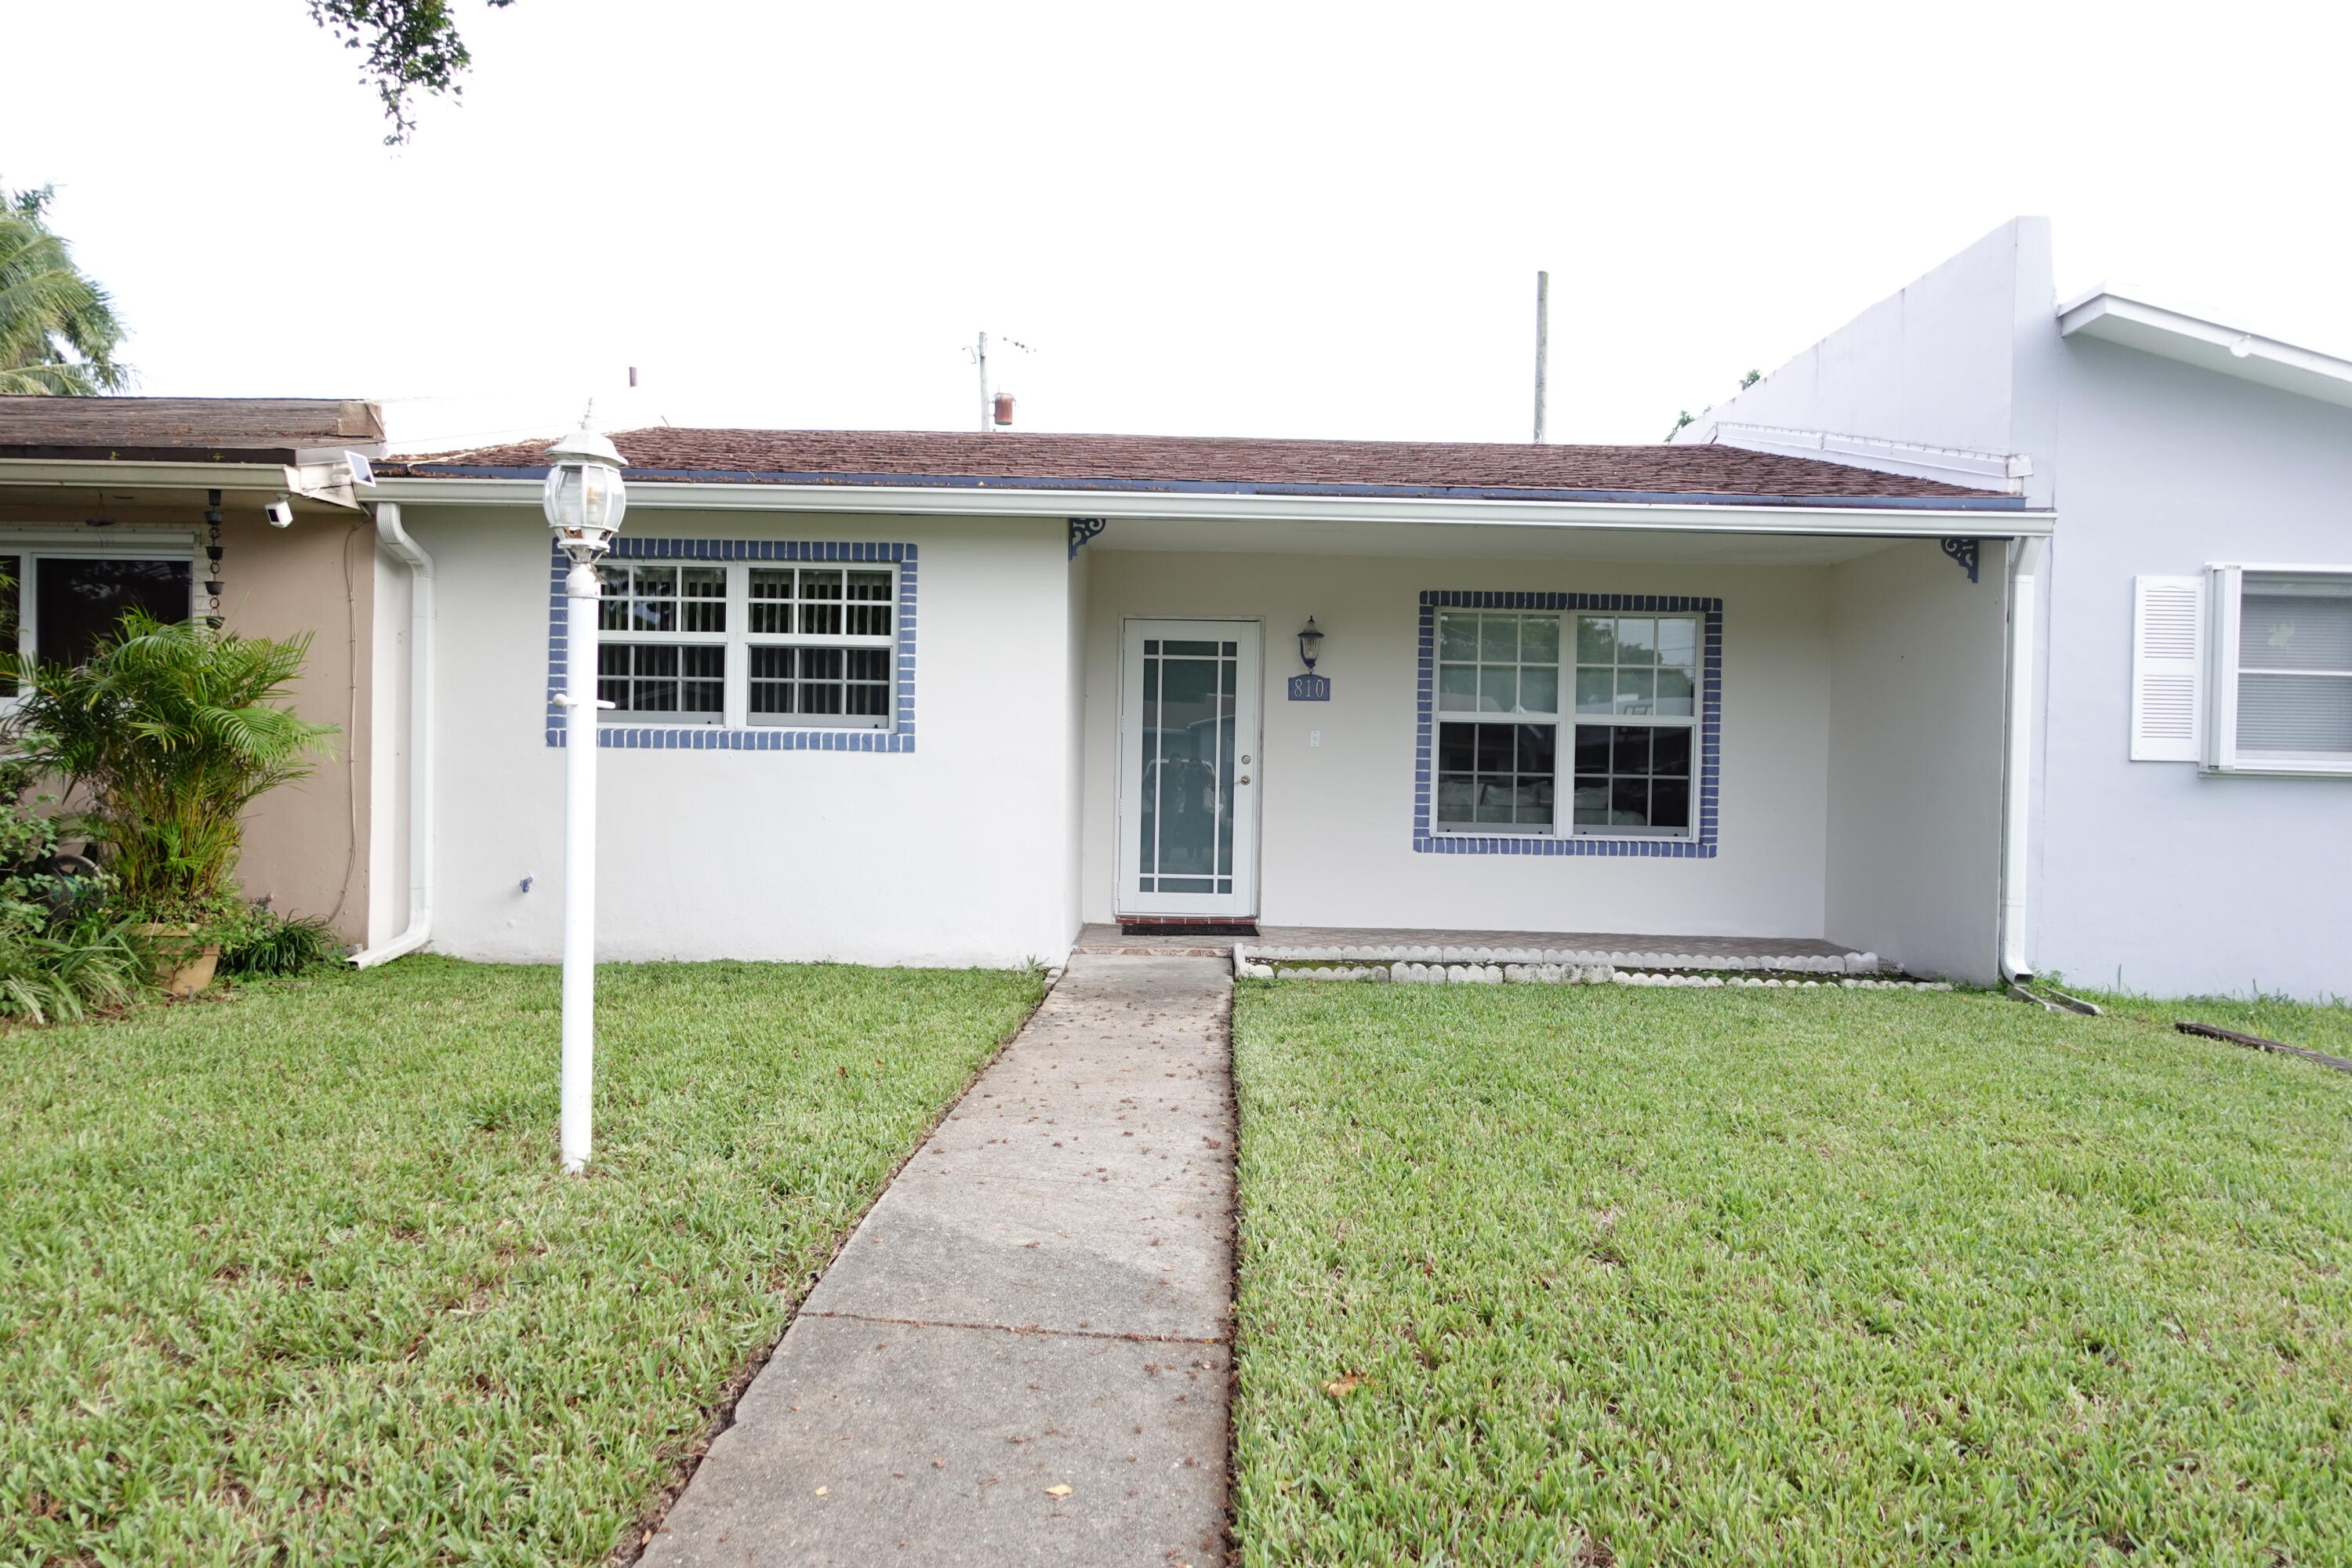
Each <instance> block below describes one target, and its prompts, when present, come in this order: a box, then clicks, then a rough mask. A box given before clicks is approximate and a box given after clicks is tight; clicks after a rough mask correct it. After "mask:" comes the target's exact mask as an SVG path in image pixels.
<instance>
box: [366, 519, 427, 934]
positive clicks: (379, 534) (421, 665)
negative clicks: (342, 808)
mask: <svg viewBox="0 0 2352 1568" xmlns="http://www.w3.org/2000/svg"><path fill="white" fill-rule="evenodd" d="M374 511H375V537H376V542H377V543H379V544H381V545H382V546H383V548H384V549H385V551H387V552H390V553H391V554H392V555H393V556H394V558H396V559H397V560H399V561H400V562H401V563H402V564H404V565H405V566H406V567H407V568H408V926H407V929H406V930H404V931H402V932H401V933H400V934H399V935H398V936H396V937H394V938H393V939H392V940H391V941H390V942H385V943H383V945H382V946H379V947H371V948H369V949H367V950H366V951H364V952H358V953H354V954H352V967H353V968H355V969H373V967H375V966H376V965H377V964H379V963H391V962H392V961H393V960H394V959H395V958H398V957H400V956H401V955H402V954H404V953H410V952H415V951H416V950H417V949H418V948H420V947H423V946H424V945H425V942H428V941H430V940H431V939H432V936H433V859H434V850H435V849H436V844H435V842H434V837H433V833H434V828H433V610H434V603H433V557H431V556H430V555H427V554H425V551H424V549H423V547H422V546H420V545H419V544H418V543H417V542H416V541H415V540H413V539H411V538H409V537H408V535H407V533H406V532H404V531H403V530H402V528H401V526H400V507H399V505H398V504H397V503H396V502H392V501H379V502H377V503H376V504H375V508H374Z"/></svg>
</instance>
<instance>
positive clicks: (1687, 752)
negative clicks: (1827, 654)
mask: <svg viewBox="0 0 2352 1568" xmlns="http://www.w3.org/2000/svg"><path fill="white" fill-rule="evenodd" d="M1563 633H1565V635H1566V637H1568V639H1569V641H1568V643H1567V644H1566V646H1565V647H1563V644H1562V637H1563ZM1700 634H1701V617H1700V616H1696V615H1688V616H1618V615H1584V614H1579V615H1566V616H1563V615H1527V614H1520V613H1516V612H1503V611H1495V610H1470V609H1444V610H1440V611H1439V612H1438V613H1437V626H1436V640H1437V671H1436V676H1437V679H1436V697H1437V725H1436V730H1437V737H1436V739H1437V746H1436V756H1435V759H1434V761H1435V763H1436V767H1435V774H1436V777H1435V786H1436V788H1435V795H1436V813H1435V816H1436V821H1435V826H1436V829H1437V831H1439V832H1441V833H1474V834H1497V833H1499V834H1558V833H1562V832H1565V833H1567V834H1570V835H1571V836H1579V835H1581V836H1599V837H1664V838H1686V837H1691V836H1692V830H1693V825H1694V817H1693V812H1692V800H1693V795H1694V789H1693V781H1694V780H1695V779H1696V776H1697V768H1696V762H1697V753H1698V737H1697V733H1696V731H1697V725H1698V691H1699V670H1700V658H1699V655H1700V648H1701V646H1702V639H1701V635H1700ZM1563 656H1565V657H1563ZM1563 690H1565V692H1566V694H1567V695H1568V698H1569V705H1570V711H1569V713H1567V714H1565V715H1564V714H1563V713H1562V712H1561V703H1560V699H1561V696H1562V693H1563ZM1564 722H1565V723H1566V724H1567V726H1568V728H1569V729H1570V735H1569V737H1568V742H1569V754H1568V756H1567V758H1566V761H1567V763H1568V764H1569V767H1570V773H1569V774H1568V780H1569V782H1568V785H1567V789H1566V791H1565V795H1566V799H1567V803H1568V810H1567V813H1566V816H1567V821H1566V823H1565V824H1563V823H1562V822H1561V821H1560V816H1561V812H1560V809H1559V806H1560V800H1561V796H1562V794H1563V792H1562V789H1561V787H1560V763H1561V761H1562V758H1561V756H1560V740H1561V737H1560V733H1559V731H1560V729H1561V727H1562V725H1563V723H1564Z"/></svg>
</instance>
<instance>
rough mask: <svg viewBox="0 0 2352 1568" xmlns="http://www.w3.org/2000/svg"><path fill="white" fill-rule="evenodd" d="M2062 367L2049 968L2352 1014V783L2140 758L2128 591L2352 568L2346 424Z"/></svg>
mask: <svg viewBox="0 0 2352 1568" xmlns="http://www.w3.org/2000/svg"><path fill="white" fill-rule="evenodd" d="M2052 336H2053V342H2057V341H2058V340H2056V338H2055V329H2054V326H2053V330H2052ZM2051 359H2052V363H2053V370H2052V375H2053V380H2054V383H2055V389H2056V395H2057V399H2058V404H2059V408H2060V418H2061V421H2062V429H2063V448H2062V454H2063V461H2062V466H2061V468H2060V471H2059V486H2060V496H2059V505H2060V512H2061V518H2062V521H2061V524H2060V530H2059V538H2058V541H2057V543H2056V546H2055V548H2054V550H2053V574H2052V580H2051V588H2050V592H2051V622H2050V636H2051V638H2052V642H2051V658H2050V675H2049V692H2048V710H2047V721H2046V728H2045V733H2046V744H2047V749H2048V764H2047V768H2046V773H2045V779H2044V784H2043V812H2042V822H2041V824H2040V832H2041V850H2040V859H2041V864H2042V875H2041V878H2040V879H2039V882H2038V884H2037V910H2036V919H2035V928H2036V937H2035V949H2036V953H2037V957H2038V962H2039V963H2040V964H2041V965H2042V967H2043V968H2044V969H2050V970H2057V971H2061V972H2063V973H2065V974H2066V975H2067V976H2068V977H2069V978H2071V979H2073V980H2075V981H2077V982H2079V983H2081V984H2086V985H2115V984H2118V983H2120V984H2123V985H2126V986H2128V987H2131V988H2133V989H2135V990H2141V991H2147V992H2153V993H2155V994H2160V995H2183V994H2197V993H2205V992H2214V993H2236V994H2245V993H2247V992H2249V991H2251V990H2252V989H2254V988H2256V987H2259V988H2260V989H2262V990H2263V991H2264V992H2272V991H2277V992H2284V993H2287V994H2294V995H2297V996H2303V997H2306V998H2314V999H2319V998H2325V997H2327V996H2331V995H2352V897H2347V892H2346V878H2347V874H2346V868H2347V867H2352V779H2319V778H2303V779H2292V778H2250V777H2240V776H2232V777H2213V776H2206V775H2200V773H2199V771H2198V768H2197V765H2196V764H2195V763H2135V762H2132V761H2131V760H2130V756H2129V723H2130V691H2131V620H2132V605H2131V595H2132V579H2133V577H2134V576H2135V575H2137V574H2143V573H2194V572H2198V571H2200V570H2201V569H2202V568H2203V567H2204V566H2205V565H2206V564H2207V563H2209V562H2213V561H2220V560H2233V561H2271V562H2293V563H2305V564H2311V565H2340V566H2345V567H2347V568H2352V410H2347V409H2343V408H2339V407H2336V406H2335V405H2330V404H2325V403H2319V402H2315V401H2314V400H2312V399H2309V398H2303V397H2296V396H2294V395H2290V394H2287V393H2284V392H2278V391H2274V390H2272V389H2270V388H2268V387H2263V386H2257V385H2255V384H2252V383H2249V382H2244V381H2240V380H2237V379H2236V378H2234V377H2231V376H2227V375H2220V374H2213V373H2211V372H2209V371H2202V370H2198V369H2195V368H2192V367H2190V366H2188V365H2184V364H2179V363H2175V362H2173V361H2170V360H2166V359H2159V358H2158V357H2156V356H2155V355H2152V354H2146V353H2138V352H2137V351H2135V350H2132V349H2126V348H2120V347H2117V346H2116V345H2113V344H2109V343H2102V342H2094V341H2090V340H2087V339H2080V338H2077V339H2069V340H2064V341H2063V347H2062V348H2061V349H2060V350H2059V351H2058V352H2056V353H2053V355H2052V356H2051Z"/></svg>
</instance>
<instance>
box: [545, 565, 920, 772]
mask: <svg viewBox="0 0 2352 1568" xmlns="http://www.w3.org/2000/svg"><path fill="white" fill-rule="evenodd" d="M566 568H567V563H565V561H564V560H563V557H562V554H561V552H554V551H552V550H551V552H550V556H549V566H548V699H549V700H548V706H547V713H546V721H545V724H546V736H547V743H548V744H549V745H551V746H561V745H562V744H563V743H564V725H563V710H562V709H561V708H559V707H557V706H556V705H555V701H554V699H555V697H556V696H557V695H558V694H559V693H561V692H562V690H563V689H564V683H565V681H566V680H567V679H569V678H570V676H571V673H572V672H571V668H570V662H569V658H568V654H569V650H568V649H567V647H565V642H566V636H565V630H564V602H563V577H564V573H565V571H566ZM602 571H603V573H604V594H605V597H604V601H603V605H604V608H603V612H602V615H601V616H600V622H601V625H600V629H599V634H598V639H597V668H596V672H595V677H596V684H597V694H598V696H599V698H600V699H602V700H605V701H609V702H611V703H613V704H614V706H613V708H612V709H611V710H607V711H605V712H604V720H603V722H602V724H601V726H600V728H599V730H598V733H597V742H598V744H600V745H603V746H614V747H624V748H628V749H632V750H665V749H668V750H692V751H759V752H777V751H831V752H911V751H913V750H914V749H915V629H916V613H915V586H916V558H915V547H914V546H913V545H911V544H887V543H846V542H806V541H799V540H756V539H654V538H645V537H640V536H631V535H626V534H625V535H623V536H621V537H620V538H618V539H616V540H614V542H613V551H612V553H611V554H610V555H609V556H607V557H606V558H605V561H604V566H603V568H602Z"/></svg>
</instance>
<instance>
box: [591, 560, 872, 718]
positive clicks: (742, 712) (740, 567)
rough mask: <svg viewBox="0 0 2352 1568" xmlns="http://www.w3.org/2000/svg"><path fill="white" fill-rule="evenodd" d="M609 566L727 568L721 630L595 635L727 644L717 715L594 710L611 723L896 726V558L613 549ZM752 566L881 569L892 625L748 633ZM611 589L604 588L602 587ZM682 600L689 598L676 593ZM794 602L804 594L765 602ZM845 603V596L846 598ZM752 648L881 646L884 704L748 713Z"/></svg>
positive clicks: (602, 641) (606, 642) (601, 643)
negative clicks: (874, 709)
mask: <svg viewBox="0 0 2352 1568" xmlns="http://www.w3.org/2000/svg"><path fill="white" fill-rule="evenodd" d="M605 564H606V565H607V566H611V567H616V568H617V567H640V566H666V567H671V568H674V569H677V570H686V569H688V568H693V567H704V568H711V569H715V570H718V571H720V572H724V573H725V574H727V595H726V597H725V599H724V600H723V601H719V602H721V603H723V604H724V605H726V620H727V629H726V630H725V631H723V632H685V631H673V632H639V631H611V630H602V631H599V632H598V633H597V635H596V642H597V647H599V649H600V650H601V649H602V648H604V647H617V646H620V645H623V644H629V643H635V644H639V645H655V646H661V645H668V646H671V647H725V648H726V650H727V658H726V671H725V679H724V682H723V686H722V697H721V709H720V711H719V712H718V713H716V714H699V713H685V712H675V711H658V710H656V711H640V710H629V709H609V710H604V712H603V713H601V714H600V715H599V718H600V721H601V722H603V723H604V724H605V725H606V726H609V727H611V728H614V729H632V730H645V729H679V730H719V729H725V730H843V731H850V732H852V733H857V734H886V735H887V734H889V733H890V732H892V731H895V730H896V729H897V728H898V635H899V632H900V630H901V627H900V626H899V618H900V616H901V614H902V606H901V605H900V604H899V579H898V565H899V563H897V562H895V561H704V560H697V559H695V558H693V557H691V556H663V557H658V558H648V557H641V556H614V557H610V558H608V559H607V560H606V562H605ZM754 571H779V572H800V571H816V572H844V573H848V572H865V573H879V574H887V575H888V576H889V579H890V586H889V590H888V592H887V595H886V596H885V597H884V599H883V600H882V601H881V602H882V603H883V604H884V605H886V606H887V608H888V610H889V612H890V630H889V631H888V632H887V633H886V634H884V635H882V636H878V637H853V636H850V635H848V634H846V633H844V634H839V635H830V636H829V635H823V634H814V633H800V632H754V631H752V630H751V604H752V600H751V574H752V573H753V572H754ZM607 592H608V593H609V592H610V590H607ZM678 602H679V603H680V604H681V605H683V604H687V603H690V602H692V601H689V600H684V599H681V600H679V601H678ZM763 602H768V603H778V604H793V605H798V604H802V603H805V602H806V601H803V600H775V601H763ZM844 604H845V605H846V604H847V601H844ZM755 647H836V648H877V649H885V650H887V654H888V658H887V674H886V676H885V689H886V692H887V697H886V702H885V707H886V711H885V712H883V713H881V714H879V715H875V714H862V713H818V714H807V713H776V714H766V713H763V714H759V715H754V714H753V713H752V712H751V649H753V648H755ZM602 658H603V656H602V654H601V652H600V653H599V656H598V660H599V668H598V672H597V673H598V674H599V675H600V676H601V669H602Z"/></svg>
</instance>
